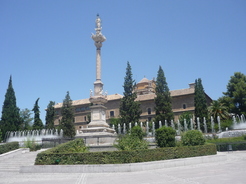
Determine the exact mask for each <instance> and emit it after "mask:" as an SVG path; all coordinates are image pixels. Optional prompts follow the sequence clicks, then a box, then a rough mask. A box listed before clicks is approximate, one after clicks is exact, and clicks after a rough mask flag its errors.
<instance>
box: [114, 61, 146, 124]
mask: <svg viewBox="0 0 246 184" xmlns="http://www.w3.org/2000/svg"><path fill="white" fill-rule="evenodd" d="M134 83H135V81H134V80H133V79H132V71H131V66H130V64H129V62H127V68H126V76H125V81H124V85H123V88H124V97H123V98H122V99H121V101H120V109H119V110H120V116H121V125H123V124H124V123H125V124H126V125H127V126H126V127H127V129H128V128H129V126H128V125H129V123H131V122H132V123H135V122H138V121H139V118H140V115H141V113H142V112H141V109H140V103H139V102H137V101H135V99H136V98H137V94H136V93H135V92H134Z"/></svg>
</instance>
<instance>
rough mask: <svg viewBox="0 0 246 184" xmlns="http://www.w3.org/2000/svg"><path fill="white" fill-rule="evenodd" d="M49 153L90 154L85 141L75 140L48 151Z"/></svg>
mask: <svg viewBox="0 0 246 184" xmlns="http://www.w3.org/2000/svg"><path fill="white" fill-rule="evenodd" d="M46 152H48V153H84V152H88V148H87V147H86V146H85V143H84V140H83V139H75V140H72V141H69V142H66V143H63V144H59V145H58V146H56V147H54V148H51V149H49V150H47V151H46Z"/></svg>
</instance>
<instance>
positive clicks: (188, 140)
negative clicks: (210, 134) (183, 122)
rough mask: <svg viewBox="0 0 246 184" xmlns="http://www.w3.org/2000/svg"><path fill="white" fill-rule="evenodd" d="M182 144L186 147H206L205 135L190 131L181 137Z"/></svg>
mask: <svg viewBox="0 0 246 184" xmlns="http://www.w3.org/2000/svg"><path fill="white" fill-rule="evenodd" d="M181 142H182V145H184V146H197V145H204V144H205V138H204V137H203V134H202V133H201V132H200V131H198V130H189V131H187V132H185V133H184V134H183V135H181Z"/></svg>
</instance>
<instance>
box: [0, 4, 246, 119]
mask: <svg viewBox="0 0 246 184" xmlns="http://www.w3.org/2000/svg"><path fill="white" fill-rule="evenodd" d="M97 13H99V15H100V17H101V19H102V24H103V25H102V27H103V30H102V33H103V34H104V35H105V36H106V38H107V40H106V41H105V42H104V43H103V47H102V81H103V83H104V90H107V91H108V94H115V93H119V94H123V87H122V85H123V82H124V77H125V71H126V63H127V61H129V62H130V64H131V66H132V73H133V78H134V79H135V80H136V82H139V81H140V80H141V79H142V78H143V77H144V76H146V77H147V78H148V79H152V78H153V77H156V75H157V71H158V68H159V65H160V66H162V68H163V70H164V73H165V76H166V80H167V83H168V86H169V89H170V90H175V89H183V88H188V84H189V83H192V82H194V81H195V79H197V78H201V79H202V84H203V87H204V89H205V92H206V93H207V94H208V95H209V96H210V97H211V98H212V99H214V100H216V99H218V98H219V97H221V96H222V92H225V91H226V85H227V84H228V81H229V79H230V76H232V75H233V74H234V72H242V73H244V74H246V67H245V63H246V61H245V58H246V21H245V20H246V1H244V0H241V1H240V0H235V1H232V0H206V1H197V0H187V1H183V0H170V1H169V0H134V1H132V0H125V1H120V0H103V1H101V0H98V1H95V0H90V1H86V0H72V1H70V0H42V1H41V0H36V1H33V0H1V1H0V62H1V72H0V84H1V88H0V111H2V110H1V108H2V104H3V101H4V96H5V93H6V89H7V86H8V81H9V77H10V75H12V80H13V87H14V90H15V94H16V98H17V106H18V107H19V108H20V109H24V108H28V109H32V108H33V105H34V103H35V101H36V99H37V98H40V100H39V106H40V110H41V118H42V120H43V122H44V120H45V110H44V109H45V108H46V107H47V105H48V103H49V101H55V102H56V103H58V102H62V101H63V99H64V98H65V95H66V92H67V91H69V92H70V96H71V99H72V100H78V99H83V98H89V95H90V89H93V82H94V81H95V78H96V74H95V70H96V69H95V62H96V55H95V53H96V48H95V46H94V43H93V40H92V39H91V33H94V32H95V31H94V28H95V19H96V15H97Z"/></svg>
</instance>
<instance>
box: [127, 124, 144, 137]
mask: <svg viewBox="0 0 246 184" xmlns="http://www.w3.org/2000/svg"><path fill="white" fill-rule="evenodd" d="M130 135H131V136H132V137H137V138H138V139H140V140H142V139H143V137H144V135H145V133H144V132H143V130H142V128H141V127H140V126H134V127H133V128H132V129H131V130H130Z"/></svg>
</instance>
